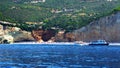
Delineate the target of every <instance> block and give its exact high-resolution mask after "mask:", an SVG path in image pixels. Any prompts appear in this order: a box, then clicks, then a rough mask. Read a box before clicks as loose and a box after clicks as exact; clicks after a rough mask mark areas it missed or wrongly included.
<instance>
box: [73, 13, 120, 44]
mask: <svg viewBox="0 0 120 68" xmlns="http://www.w3.org/2000/svg"><path fill="white" fill-rule="evenodd" d="M119 27H120V12H116V13H113V14H111V15H109V16H106V17H103V18H100V19H98V20H95V21H93V22H91V23H90V24H89V25H87V26H85V27H82V28H80V29H78V30H75V31H74V34H75V37H76V40H82V41H92V40H98V39H104V40H106V41H108V42H120V28H119Z"/></svg>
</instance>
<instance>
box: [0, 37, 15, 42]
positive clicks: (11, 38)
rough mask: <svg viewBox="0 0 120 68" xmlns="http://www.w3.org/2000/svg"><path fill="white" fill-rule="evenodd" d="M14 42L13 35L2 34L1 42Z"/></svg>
mask: <svg viewBox="0 0 120 68" xmlns="http://www.w3.org/2000/svg"><path fill="white" fill-rule="evenodd" d="M13 42H14V38H13V37H12V36H11V35H3V36H0V43H1V44H4V43H6V44H7V43H13Z"/></svg>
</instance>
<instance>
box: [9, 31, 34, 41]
mask: <svg viewBox="0 0 120 68" xmlns="http://www.w3.org/2000/svg"><path fill="white" fill-rule="evenodd" d="M9 34H10V35H12V36H13V37H14V41H15V42H28V41H34V40H35V39H34V38H33V37H32V35H31V32H27V31H13V32H9Z"/></svg>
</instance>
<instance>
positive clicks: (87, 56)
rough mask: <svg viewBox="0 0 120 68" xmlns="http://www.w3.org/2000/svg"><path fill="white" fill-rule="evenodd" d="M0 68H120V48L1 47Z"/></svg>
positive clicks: (66, 46)
mask: <svg viewBox="0 0 120 68" xmlns="http://www.w3.org/2000/svg"><path fill="white" fill-rule="evenodd" d="M0 68H120V47H119V46H80V45H39V44H27V45H26V44H21V45H19V44H14V45H12V44H11V45H0Z"/></svg>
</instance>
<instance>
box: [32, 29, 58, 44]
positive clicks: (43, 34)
mask: <svg viewBox="0 0 120 68" xmlns="http://www.w3.org/2000/svg"><path fill="white" fill-rule="evenodd" d="M55 34H56V32H55V30H52V29H51V30H33V31H32V36H33V37H34V38H35V39H36V41H38V42H43V41H45V42H46V41H49V40H50V39H53V38H54V36H55Z"/></svg>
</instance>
